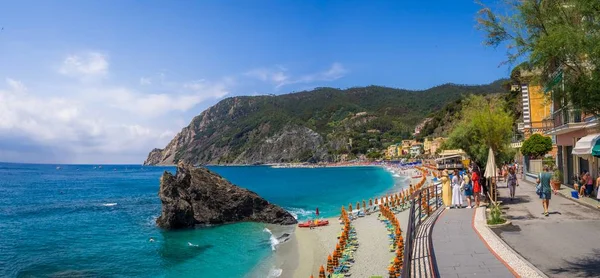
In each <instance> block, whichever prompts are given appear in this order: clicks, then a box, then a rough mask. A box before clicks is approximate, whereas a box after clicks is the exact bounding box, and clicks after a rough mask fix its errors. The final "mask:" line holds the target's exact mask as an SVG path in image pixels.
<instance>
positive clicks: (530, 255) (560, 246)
mask: <svg viewBox="0 0 600 278" xmlns="http://www.w3.org/2000/svg"><path fill="white" fill-rule="evenodd" d="M519 183H520V186H519V187H517V191H516V198H515V200H512V201H511V200H510V199H509V198H507V196H508V195H509V194H508V189H507V188H506V186H505V184H504V183H503V182H501V183H500V185H499V188H498V191H499V193H500V200H501V201H502V202H503V207H505V208H506V209H505V211H506V216H507V219H509V220H510V221H511V222H512V224H513V225H512V226H507V227H506V228H501V229H494V232H496V234H498V235H499V236H500V237H501V238H502V239H503V240H504V241H505V242H506V243H507V244H508V245H509V246H510V247H512V248H513V249H514V250H515V251H516V252H518V253H519V254H520V255H521V256H523V257H524V258H525V259H526V260H528V261H529V262H530V263H531V264H533V265H534V266H536V267H537V268H538V269H540V270H541V271H542V272H544V273H545V274H546V275H548V276H549V277H600V221H599V220H600V211H598V210H597V209H591V208H589V207H587V206H583V205H581V204H579V203H577V202H574V201H572V200H569V199H567V198H564V197H562V196H560V195H553V196H552V199H551V200H550V209H549V210H550V216H549V217H545V216H543V215H542V212H543V209H542V204H541V201H540V199H539V197H538V196H537V195H536V194H535V187H534V185H533V184H531V183H529V182H526V181H523V180H521V181H519Z"/></svg>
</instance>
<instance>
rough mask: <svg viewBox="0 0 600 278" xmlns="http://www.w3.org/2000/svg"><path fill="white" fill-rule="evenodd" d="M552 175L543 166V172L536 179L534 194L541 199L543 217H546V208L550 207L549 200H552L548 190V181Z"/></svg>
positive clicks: (546, 167)
mask: <svg viewBox="0 0 600 278" xmlns="http://www.w3.org/2000/svg"><path fill="white" fill-rule="evenodd" d="M551 179H552V174H551V173H550V172H549V169H548V166H547V165H546V166H544V171H543V172H542V173H540V175H539V176H538V178H537V185H536V193H537V194H538V195H539V196H540V199H542V206H543V207H544V216H546V217H547V216H548V215H549V213H548V207H549V206H550V198H552V192H551V191H552V190H551V188H550V180H551Z"/></svg>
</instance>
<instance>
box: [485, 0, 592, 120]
mask: <svg viewBox="0 0 600 278" xmlns="http://www.w3.org/2000/svg"><path fill="white" fill-rule="evenodd" d="M503 3H504V5H498V9H496V10H494V11H492V9H491V8H489V7H487V6H485V5H483V4H482V6H483V8H482V9H481V10H480V11H479V13H478V18H477V21H478V28H479V29H480V30H483V31H484V32H485V33H486V35H487V37H486V40H485V44H487V45H489V46H493V47H498V46H500V45H506V46H507V48H508V50H507V57H508V60H507V61H506V62H505V63H514V62H517V61H521V60H526V61H527V62H528V66H529V67H530V68H531V69H534V70H536V71H539V73H540V74H539V75H538V77H537V79H539V80H538V81H539V82H540V84H542V85H543V86H545V87H546V88H547V90H545V91H546V92H550V89H552V88H553V87H554V89H552V92H553V94H554V97H555V100H564V101H565V103H571V104H573V105H574V106H575V108H580V109H582V110H583V112H585V113H590V114H594V115H599V114H600V90H598V88H600V1H596V0H593V1H592V0H561V1H549V0H547V1H544V0H520V1H513V0H506V1H503ZM559 84H563V85H564V90H560V89H558V87H560V86H557V85H559Z"/></svg>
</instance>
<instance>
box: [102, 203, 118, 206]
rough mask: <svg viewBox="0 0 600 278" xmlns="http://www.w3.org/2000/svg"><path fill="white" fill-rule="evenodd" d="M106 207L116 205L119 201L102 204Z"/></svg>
mask: <svg viewBox="0 0 600 278" xmlns="http://www.w3.org/2000/svg"><path fill="white" fill-rule="evenodd" d="M102 205H103V206H105V207H114V206H116V205H117V203H106V204H102Z"/></svg>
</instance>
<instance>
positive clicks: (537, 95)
mask: <svg viewBox="0 0 600 278" xmlns="http://www.w3.org/2000/svg"><path fill="white" fill-rule="evenodd" d="M535 74H539V73H537V72H529V71H521V77H522V78H524V79H531V78H532V77H533V76H534V75H535ZM521 95H522V103H523V123H522V124H520V125H519V131H521V132H522V133H523V137H524V138H523V139H524V140H527V138H529V137H530V136H531V135H532V134H536V133H537V134H542V135H546V133H547V132H548V131H550V130H552V129H553V128H554V121H553V115H552V113H553V112H554V111H553V103H552V100H551V99H550V97H549V95H548V94H545V93H544V88H543V87H542V86H540V85H538V84H535V83H525V84H521ZM513 143H515V144H513V145H514V146H515V147H516V146H519V147H520V144H518V143H519V142H513ZM552 143H553V144H552V145H553V147H554V148H553V149H552V151H551V152H550V154H551V155H552V156H553V157H556V154H557V148H556V138H555V137H553V138H552Z"/></svg>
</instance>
